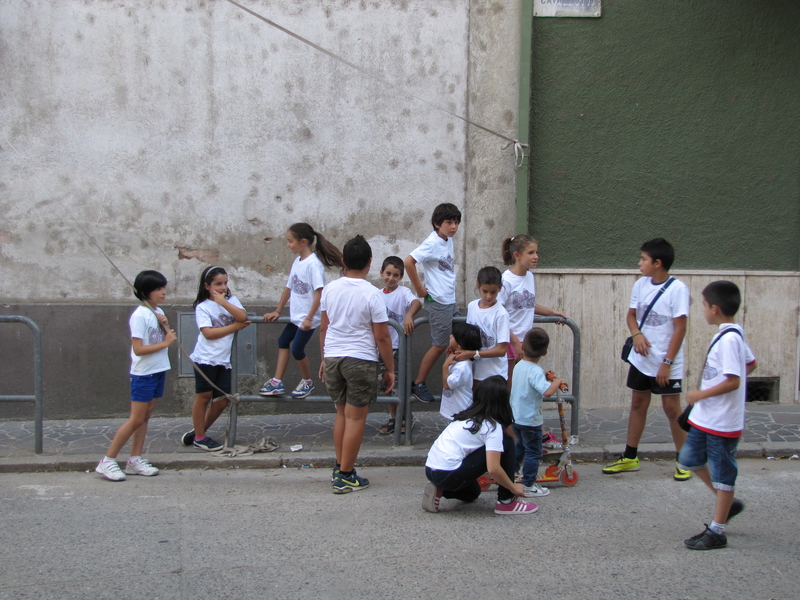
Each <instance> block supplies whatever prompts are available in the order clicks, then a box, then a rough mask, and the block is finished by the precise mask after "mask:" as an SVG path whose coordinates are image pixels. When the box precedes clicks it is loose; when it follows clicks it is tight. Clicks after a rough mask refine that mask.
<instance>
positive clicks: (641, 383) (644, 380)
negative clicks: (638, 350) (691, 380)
mask: <svg viewBox="0 0 800 600" xmlns="http://www.w3.org/2000/svg"><path fill="white" fill-rule="evenodd" d="M627 385H628V387H629V388H631V389H632V390H633V391H635V392H650V393H651V394H657V395H659V396H674V395H676V394H681V393H683V389H682V387H681V380H680V379H670V380H669V383H668V384H667V385H666V386H665V387H661V386H660V385H658V382H657V381H656V378H655V377H650V376H649V375H645V374H644V373H642V372H641V371H640V370H639V369H637V368H636V367H634V366H633V365H631V368H630V369H629V370H628V383H627Z"/></svg>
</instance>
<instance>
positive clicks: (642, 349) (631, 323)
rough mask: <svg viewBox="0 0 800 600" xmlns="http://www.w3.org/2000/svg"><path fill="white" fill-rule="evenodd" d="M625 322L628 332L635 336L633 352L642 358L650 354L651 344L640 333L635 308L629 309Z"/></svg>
mask: <svg viewBox="0 0 800 600" xmlns="http://www.w3.org/2000/svg"><path fill="white" fill-rule="evenodd" d="M625 322H626V323H627V325H628V331H630V332H631V335H632V336H633V351H634V352H636V354H641V355H642V356H647V355H648V354H650V351H649V350H648V348H649V347H650V342H649V341H648V340H647V338H646V337H644V334H643V333H642V332H641V331H639V321H638V320H637V319H636V309H635V308H629V309H628V316H627V317H625Z"/></svg>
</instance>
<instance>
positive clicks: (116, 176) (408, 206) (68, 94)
mask: <svg viewBox="0 0 800 600" xmlns="http://www.w3.org/2000/svg"><path fill="white" fill-rule="evenodd" d="M243 4H245V5H246V6H248V7H249V8H251V9H253V10H255V11H256V12H259V13H261V14H263V15H264V16H265V17H267V18H269V19H271V20H273V21H275V22H277V23H278V24H280V25H282V26H284V27H286V28H288V29H289V30H291V31H294V32H296V33H297V34H299V35H301V36H303V37H306V38H307V39H309V40H311V41H313V42H314V43H317V44H319V45H320V46H323V47H324V48H326V49H329V50H330V51H332V52H334V53H336V54H338V55H340V56H342V57H343V58H345V59H347V60H348V61H351V62H353V63H356V64H358V65H360V66H362V67H363V68H365V69H367V70H369V71H371V72H373V73H375V74H377V75H379V76H380V77H381V78H383V79H385V80H387V81H389V82H391V83H392V84H394V85H396V86H398V87H399V88H402V89H404V90H407V91H408V92H410V93H411V94H414V95H416V96H418V97H420V98H422V99H424V100H426V101H429V102H432V103H434V104H436V105H439V106H442V107H444V108H446V109H448V110H450V111H453V112H455V113H458V114H461V115H465V116H468V117H469V118H471V119H472V120H474V121H477V122H479V123H481V124H482V125H484V126H486V127H488V128H490V129H492V130H495V131H498V132H500V133H502V134H503V135H506V136H509V137H516V134H515V131H516V127H517V119H516V106H517V99H518V89H517V79H518V76H517V73H518V69H519V59H518V55H519V48H518V45H519V14H520V9H519V5H520V1H519V0H510V1H508V2H491V1H489V0H393V1H386V2H382V1H381V2H376V1H366V0H360V1H355V0H338V1H336V0H332V1H323V0H251V1H250V0H245V1H243ZM0 80H2V81H3V85H2V86H0V211H1V212H2V214H3V219H2V221H1V222H0V256H1V257H2V267H3V269H2V274H3V277H1V278H0V301H2V303H3V304H4V306H3V307H1V308H0V312H3V313H4V314H9V313H15V314H25V315H30V316H32V317H33V318H35V319H39V320H40V321H41V324H42V326H43V335H44V343H45V346H46V352H45V353H46V357H47V361H46V364H45V414H46V415H50V416H61V417H64V416H70V415H73V416H82V417H91V416H99V415H113V414H119V415H122V414H125V413H126V412H127V410H128V401H127V400H128V398H127V390H126V385H125V382H126V372H127V366H128V350H127V349H126V348H127V345H128V342H129V340H128V331H127V317H126V315H127V314H128V312H129V311H130V306H131V300H132V299H131V295H130V293H129V290H128V288H127V285H126V284H125V282H124V281H123V280H122V278H121V277H119V275H118V274H117V273H116V272H115V271H114V270H113V268H112V267H111V265H109V264H108V262H107V261H106V260H105V259H104V258H103V257H102V256H101V255H100V253H99V252H98V251H97V249H96V248H94V247H93V246H92V245H91V243H90V241H89V239H88V238H87V236H86V235H85V234H84V233H83V232H82V231H81V230H80V228H79V227H78V225H77V224H76V223H75V221H73V220H72V219H71V217H70V213H71V214H72V215H74V217H75V218H76V219H77V220H78V221H79V222H81V223H82V224H84V225H85V226H86V228H87V229H88V231H89V233H90V234H91V235H92V236H94V237H95V239H96V240H97V242H98V243H99V245H100V246H101V247H102V248H103V250H104V251H105V252H106V253H108V255H109V256H110V257H111V258H112V259H113V261H114V262H115V263H116V264H117V265H118V266H119V267H120V268H121V269H122V271H123V272H125V273H126V274H127V275H128V276H129V277H131V278H133V277H134V276H135V274H136V273H137V272H139V271H140V270H142V269H145V268H155V269H158V270H160V271H162V272H163V273H164V274H165V275H166V276H167V278H168V279H169V280H170V284H169V288H168V292H169V298H168V301H169V303H170V306H168V307H166V308H167V312H168V314H172V313H171V311H173V310H175V309H176V308H181V309H185V307H186V304H188V303H190V302H191V301H192V300H193V299H194V295H195V294H196V290H197V280H198V277H199V273H200V272H201V270H202V269H203V268H204V267H205V266H207V265H208V264H209V263H213V264H218V265H221V266H224V267H226V268H227V269H228V270H229V273H230V274H231V284H232V288H233V290H234V292H235V293H236V294H237V295H238V296H239V297H240V298H241V299H242V300H243V301H244V304H245V306H246V307H248V308H249V309H253V310H263V309H264V307H265V306H269V305H270V304H273V305H274V303H275V302H276V301H277V299H278V296H279V295H280V292H281V290H282V288H283V286H284V284H285V282H286V276H287V274H288V269H289V265H290V263H291V260H292V258H293V257H292V255H291V254H290V253H289V252H288V250H287V249H286V248H285V245H284V242H283V234H284V232H285V230H286V228H287V227H288V226H289V225H290V224H291V223H293V222H296V221H308V222H310V223H311V224H312V225H313V226H314V227H315V228H316V229H318V230H319V231H320V232H322V233H324V234H325V235H326V236H327V237H328V238H329V239H331V241H333V242H334V243H335V244H337V245H339V246H341V245H342V244H343V243H344V242H345V241H346V240H347V239H349V238H350V237H352V236H353V235H355V234H357V233H361V234H363V235H365V236H366V237H367V238H368V239H369V241H370V243H371V244H372V247H373V251H374V254H375V263H376V264H373V269H372V273H371V277H372V279H373V281H374V282H376V283H377V282H378V267H379V265H380V261H381V260H382V259H383V257H385V256H387V255H389V254H398V255H400V256H401V257H404V256H406V255H407V254H408V253H409V252H410V251H411V250H412V249H413V248H414V247H415V246H416V245H417V244H419V243H420V242H421V241H422V239H424V237H425V236H427V235H428V233H429V232H430V230H431V227H430V215H431V212H432V210H433V207H434V206H435V205H436V204H438V203H440V202H452V203H454V204H456V205H458V206H459V207H460V208H461V209H462V212H463V213H464V224H463V227H462V230H461V231H460V232H459V234H458V235H457V237H456V239H455V242H456V253H457V257H456V268H457V275H458V282H459V283H458V290H457V292H458V298H459V304H461V305H464V304H466V302H468V301H469V300H471V299H472V298H473V297H474V294H473V290H472V289H473V286H474V284H473V281H474V278H475V274H476V273H477V270H478V269H479V268H480V267H482V266H484V265H485V264H491V263H494V264H499V244H500V241H501V240H502V238H503V237H505V236H506V235H508V234H510V233H512V232H513V228H514V215H513V202H514V168H513V152H512V150H511V149H509V148H507V149H505V150H503V149H502V146H503V145H504V142H503V141H502V140H500V139H499V138H496V137H494V136H491V135H489V134H486V133H485V132H482V131H480V130H477V129H475V128H473V127H470V126H468V125H466V124H465V123H464V122H463V121H461V120H459V119H456V118H454V117H452V116H448V115H447V114H445V113H444V112H441V111H437V110H435V109H434V108H432V107H430V106H429V105H427V104H425V103H424V102H421V101H419V100H416V99H414V98H412V97H409V96H407V95H404V94H403V93H400V92H398V91H397V89H394V88H392V87H391V86H387V85H385V84H382V83H380V82H377V81H375V80H374V79H372V78H369V77H367V76H365V75H364V74H362V73H359V72H358V71H356V70H353V69H351V68H350V67H347V66H345V65H343V64H341V63H339V62H337V61H335V60H333V59H331V58H330V57H328V56H326V55H324V54H321V53H320V52H318V51H316V50H314V49H312V48H310V47H309V46H307V45H305V44H303V43H301V42H300V41H298V40H296V39H293V38H291V37H289V36H287V35H286V34H284V33H282V32H280V31H278V30H276V29H274V28H272V27H270V26H269V25H267V24H265V23H263V22H261V21H259V20H257V19H255V18H253V17H252V16H250V15H248V14H246V13H245V12H243V11H241V10H240V9H238V8H236V7H234V6H233V5H231V4H230V3H228V2H225V1H224V0H213V1H204V0H178V1H175V2H171V1H170V2H159V1H155V0H134V1H131V2H124V3H123V2H107V1H100V0H80V1H78V0H67V1H55V0H52V1H49V2H37V3H27V4H26V3H19V2H15V1H13V0H0ZM17 152H19V154H18V153H17ZM40 180H41V181H40ZM265 238H267V239H268V240H269V241H265ZM331 276H335V274H333V273H331ZM10 327H11V328H10V329H0V340H3V343H2V344H1V345H0V353H3V361H2V362H3V364H4V365H6V366H8V369H7V370H5V371H1V372H0V374H3V375H4V377H5V378H6V380H7V381H8V380H9V379H13V387H14V389H15V390H16V389H22V388H25V386H27V385H28V379H27V375H26V374H25V369H27V366H26V365H27V364H28V362H29V361H28V355H27V346H26V345H25V343H26V342H25V336H26V334H25V333H24V328H22V329H20V328H17V327H16V326H10ZM274 334H275V331H272V330H268V329H264V333H263V334H260V337H259V352H260V355H259V356H260V358H259V365H258V367H259V372H260V373H263V374H264V376H266V374H267V373H269V372H271V370H272V369H273V368H274V359H273V357H272V354H271V352H272V351H273V350H274V345H275V344H274ZM270 335H271V336H272V337H269V336H270ZM315 339H316V338H315ZM315 343H316V342H312V345H313V344H315ZM425 343H427V342H425ZM419 346H420V347H419V348H417V349H416V350H417V351H421V350H424V348H423V346H424V344H423V343H420V344H419ZM313 352H314V350H312V353H313ZM20 353H21V354H20ZM6 359H8V360H6ZM314 360H316V359H314ZM174 364H175V361H174V360H173V365H174ZM15 374H22V376H15ZM289 376H290V377H293V376H294V375H293V373H292V372H291V371H290V374H289ZM433 379H436V377H435V376H434V377H433ZM181 385H182V384H181V382H180V381H177V380H176V379H174V378H173V379H170V386H169V387H168V390H167V395H166V397H165V399H164V402H162V403H161V406H160V408H159V410H160V411H162V412H164V413H171V412H175V411H178V412H180V411H181V410H184V406H183V404H182V403H183V402H185V398H186V395H187V394H189V395H190V392H186V390H183V389H182V388H181ZM26 389H27V388H26ZM0 393H14V392H11V391H8V390H6V389H3V390H2V392H0ZM20 393H22V392H20ZM259 408H263V409H264V410H268V409H269V408H271V407H270V405H263V407H259ZM17 409H19V410H17ZM9 413H12V414H13V416H20V417H24V416H25V415H27V414H28V411H27V408H26V407H13V408H7V409H6V410H5V411H4V415H6V414H9Z"/></svg>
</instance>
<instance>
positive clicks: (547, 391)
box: [542, 377, 565, 398]
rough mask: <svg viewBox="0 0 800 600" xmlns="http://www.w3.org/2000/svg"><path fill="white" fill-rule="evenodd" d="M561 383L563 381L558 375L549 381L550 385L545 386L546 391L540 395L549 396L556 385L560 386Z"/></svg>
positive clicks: (555, 388)
mask: <svg viewBox="0 0 800 600" xmlns="http://www.w3.org/2000/svg"><path fill="white" fill-rule="evenodd" d="M562 383H565V382H564V380H563V379H559V378H558V377H556V378H555V379H553V381H551V382H550V387H549V388H547V390H546V391H544V392H542V397H543V398H549V397H550V396H552V395H553V394H555V393H556V390H557V389H558V386H560V385H561V384H562Z"/></svg>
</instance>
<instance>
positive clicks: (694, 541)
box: [683, 525, 728, 550]
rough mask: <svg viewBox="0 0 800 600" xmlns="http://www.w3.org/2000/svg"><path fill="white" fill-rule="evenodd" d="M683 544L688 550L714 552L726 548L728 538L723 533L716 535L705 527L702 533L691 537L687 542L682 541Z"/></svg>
mask: <svg viewBox="0 0 800 600" xmlns="http://www.w3.org/2000/svg"><path fill="white" fill-rule="evenodd" d="M683 543H684V544H686V547H687V548H689V549H690V550H716V549H717V548H727V546H728V538H727V537H725V534H724V533H717V532H716V531H713V530H712V529H711V528H710V527H709V526H708V525H706V530H705V531H704V532H703V533H698V534H697V535H693V536H692V537H690V538H689V539H688V540H683Z"/></svg>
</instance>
